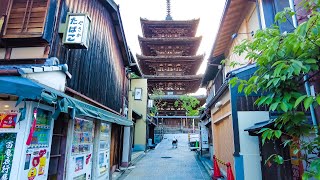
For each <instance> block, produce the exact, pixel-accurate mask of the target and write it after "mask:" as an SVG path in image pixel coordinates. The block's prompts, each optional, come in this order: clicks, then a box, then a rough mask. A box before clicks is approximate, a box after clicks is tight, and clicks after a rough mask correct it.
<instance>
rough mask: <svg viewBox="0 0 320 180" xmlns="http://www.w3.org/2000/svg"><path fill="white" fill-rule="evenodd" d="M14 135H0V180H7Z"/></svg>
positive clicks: (10, 165)
mask: <svg viewBox="0 0 320 180" xmlns="http://www.w3.org/2000/svg"><path fill="white" fill-rule="evenodd" d="M15 139H16V134H15V133H1V134H0V154H1V155H0V179H1V180H9V179H10V171H11V167H12V159H13V152H14V146H15Z"/></svg>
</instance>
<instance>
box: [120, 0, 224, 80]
mask: <svg viewBox="0 0 320 180" xmlns="http://www.w3.org/2000/svg"><path fill="white" fill-rule="evenodd" d="M115 2H116V3H117V4H119V9H120V13H121V18H122V23H123V27H124V31H125V36H126V39H127V43H128V45H129V47H130V49H131V51H132V52H133V54H134V55H135V54H141V50H140V46H139V42H138V35H140V36H142V31H141V24H140V17H142V18H146V19H149V20H164V19H165V17H166V0H115ZM224 5H225V0H171V16H172V18H173V20H189V19H197V18H200V23H199V26H198V30H197V34H196V36H202V42H201V44H200V47H199V50H198V54H205V55H206V56H205V59H204V63H203V64H202V65H201V67H200V69H199V71H198V74H203V73H204V71H205V67H206V66H205V64H206V61H207V59H208V56H209V54H210V51H211V48H212V45H213V42H214V39H215V36H216V34H217V30H218V26H219V23H220V19H221V14H222V12H223V9H224Z"/></svg>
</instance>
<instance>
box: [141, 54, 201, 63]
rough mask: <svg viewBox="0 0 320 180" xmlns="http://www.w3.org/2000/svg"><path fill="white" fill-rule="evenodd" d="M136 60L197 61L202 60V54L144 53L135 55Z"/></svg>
mask: <svg viewBox="0 0 320 180" xmlns="http://www.w3.org/2000/svg"><path fill="white" fill-rule="evenodd" d="M136 57H137V59H138V60H146V61H154V62H160V61H161V62H171V63H174V62H175V61H172V60H177V61H176V62H181V61H186V62H189V61H198V60H203V58H204V55H196V56H144V55H138V54H137V55H136Z"/></svg>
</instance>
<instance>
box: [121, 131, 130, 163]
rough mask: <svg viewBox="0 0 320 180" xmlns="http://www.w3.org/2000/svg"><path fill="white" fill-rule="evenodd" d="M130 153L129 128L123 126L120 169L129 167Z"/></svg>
mask: <svg viewBox="0 0 320 180" xmlns="http://www.w3.org/2000/svg"><path fill="white" fill-rule="evenodd" d="M130 151H131V145H130V127H128V126H125V127H124V132H123V150H122V161H121V166H122V167H128V166H129V155H130Z"/></svg>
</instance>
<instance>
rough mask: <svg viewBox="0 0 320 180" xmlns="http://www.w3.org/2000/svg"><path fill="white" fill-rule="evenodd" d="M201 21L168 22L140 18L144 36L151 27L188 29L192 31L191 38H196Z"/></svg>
mask: <svg viewBox="0 0 320 180" xmlns="http://www.w3.org/2000/svg"><path fill="white" fill-rule="evenodd" d="M199 21H200V19H199V18H198V19H191V20H180V21H176V20H174V21H167V20H148V19H145V18H140V23H141V29H142V33H143V35H144V36H146V34H147V31H148V29H149V28H150V27H158V28H186V29H191V30H192V31H191V32H192V33H191V36H195V34H196V31H197V28H198V25H199Z"/></svg>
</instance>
